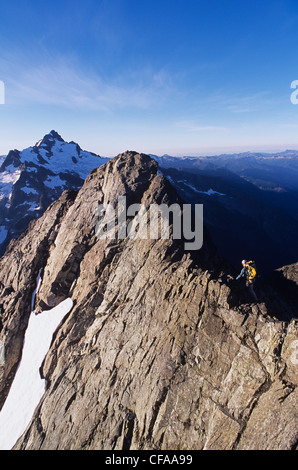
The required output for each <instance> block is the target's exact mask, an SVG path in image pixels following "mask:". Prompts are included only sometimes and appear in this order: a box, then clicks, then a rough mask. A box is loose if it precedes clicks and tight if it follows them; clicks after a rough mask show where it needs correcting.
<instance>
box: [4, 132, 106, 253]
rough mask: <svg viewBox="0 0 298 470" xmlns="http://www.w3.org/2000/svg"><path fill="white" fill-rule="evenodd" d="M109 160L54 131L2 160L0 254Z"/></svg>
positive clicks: (10, 153)
mask: <svg viewBox="0 0 298 470" xmlns="http://www.w3.org/2000/svg"><path fill="white" fill-rule="evenodd" d="M107 160H108V159H106V158H102V157H100V156H99V155H95V154H94V153H91V152H87V151H84V150H82V149H81V148H80V146H79V145H78V144H77V143H75V142H65V141H64V140H63V139H62V137H61V136H60V135H59V134H58V133H57V132H56V131H54V130H52V131H51V132H50V133H49V134H47V135H45V136H44V137H43V138H42V139H41V140H39V141H38V142H37V143H36V144H35V145H34V146H33V147H29V148H27V149H25V150H22V151H19V150H11V151H10V152H9V153H8V155H7V156H2V157H0V255H2V254H3V253H4V250H5V248H6V246H7V245H8V243H9V241H10V240H11V239H12V238H16V237H18V236H19V235H20V234H21V233H23V232H24V231H25V230H26V229H27V227H28V224H29V222H30V220H33V219H36V218H38V217H40V216H41V215H42V214H43V212H44V211H45V210H46V209H47V208H48V206H49V205H50V204H51V203H52V202H53V201H55V200H56V199H58V198H59V197H60V195H61V194H62V192H63V191H64V190H66V189H74V190H78V189H80V188H81V186H82V185H83V183H84V180H85V179H86V177H87V175H88V174H89V173H90V171H91V170H92V169H94V168H97V167H99V166H101V165H102V164H103V163H105V162H106V161H107Z"/></svg>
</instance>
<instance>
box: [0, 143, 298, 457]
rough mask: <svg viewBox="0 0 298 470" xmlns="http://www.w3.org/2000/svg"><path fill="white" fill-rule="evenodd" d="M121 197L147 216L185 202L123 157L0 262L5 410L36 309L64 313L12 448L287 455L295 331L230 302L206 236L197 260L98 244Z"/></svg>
mask: <svg viewBox="0 0 298 470" xmlns="http://www.w3.org/2000/svg"><path fill="white" fill-rule="evenodd" d="M124 196H125V197H126V198H127V202H128V204H132V203H134V204H140V205H142V206H144V207H145V208H146V209H148V208H149V206H151V205H154V204H155V205H156V204H157V205H161V204H166V205H171V204H175V203H177V204H179V203H180V202H181V200H180V198H179V196H178V195H177V193H176V191H175V189H174V188H173V187H172V186H171V184H170V183H169V182H168V181H167V180H166V179H165V178H164V176H163V175H162V174H160V173H159V172H158V167H157V164H156V162H155V161H154V160H152V159H151V158H150V157H148V156H147V155H143V154H138V153H136V152H128V153H125V154H122V155H119V156H118V157H116V158H114V159H112V160H110V161H109V162H107V163H106V164H105V165H103V166H101V167H100V168H98V169H96V170H93V171H92V172H91V173H90V174H89V176H88V177H87V179H86V181H85V183H84V185H83V187H82V188H81V189H80V191H79V192H78V193H77V192H73V191H66V192H64V193H63V195H62V196H61V197H60V199H59V200H57V201H56V202H54V203H53V204H52V205H51V206H50V207H49V208H48V209H47V211H46V212H45V213H44V214H43V216H42V217H41V218H39V219H38V220H36V221H34V222H32V223H31V224H30V227H29V229H28V230H27V232H26V233H25V234H23V235H22V236H21V237H20V238H19V239H18V240H17V241H15V242H14V243H12V244H11V245H10V247H9V248H8V250H7V251H6V254H5V256H4V257H3V258H2V259H1V260H0V296H1V303H2V305H1V310H2V317H1V318H2V326H1V334H0V341H2V343H3V345H4V346H5V351H6V362H5V365H4V366H2V368H0V373H1V376H0V378H1V382H0V384H1V389H0V390H1V399H2V400H1V403H2V404H3V403H4V401H5V398H6V397H7V395H8V393H9V387H10V385H11V382H12V380H13V377H14V374H15V371H16V369H17V366H18V364H19V361H20V358H21V351H22V346H23V338H24V332H25V330H26V327H27V325H28V320H29V318H30V312H31V310H32V309H33V308H34V309H35V310H36V311H38V312H39V316H40V318H41V319H42V318H43V317H44V315H45V321H46V318H47V315H51V314H53V315H54V311H53V310H52V309H59V308H62V307H63V309H64V305H65V304H64V302H67V309H66V310H65V311H64V313H65V316H64V319H63V320H61V323H60V326H59V327H58V328H57V329H56V331H55V333H54V336H53V340H52V343H51V346H50V349H49V351H48V353H47V355H46V357H45V358H44V360H43V362H42V365H41V367H40V366H39V365H37V368H36V376H37V378H38V376H39V373H40V375H41V377H42V378H43V379H44V380H45V389H44V394H43V396H42V399H41V400H40V401H39V402H38V401H37V402H36V403H35V404H34V408H35V412H34V414H33V416H32V419H31V420H30V422H28V423H26V426H25V427H24V428H23V429H22V432H21V434H22V435H15V434H14V435H13V436H14V442H15V441H16V440H17V439H18V441H17V442H16V444H15V446H14V448H15V449H28V450H29V449H34V450H37V449H42V450H56V449H64V450H66V449H73V450H81V449H84V450H91V449H94V450H95V449H97V450H103V449H106V450H140V449H145V450H155V451H156V450H159V449H161V450H169V449H173V450H176V449H180V450H184V449H185V450H190V449H197V450H199V449H206V450H212V449H213V450H223V449H225V450H228V449H230V450H232V449H233V450H236V449H237V450H238V449H239V450H240V449H294V448H296V446H297V437H298V436H297V418H296V416H297V415H296V405H297V383H298V376H297V362H296V360H297V354H295V353H296V352H297V348H296V349H295V345H297V342H298V331H297V326H296V325H295V322H292V321H289V322H281V321H278V320H276V319H274V318H272V316H271V312H270V311H267V310H266V306H265V305H262V304H250V303H247V304H243V303H241V302H239V298H237V292H234V290H233V287H232V286H231V285H230V284H229V279H228V269H229V268H228V267H227V266H225V265H224V263H223V262H222V261H221V260H220V259H219V257H218V255H217V253H216V250H215V248H214V245H213V243H212V242H211V240H210V239H209V237H208V234H207V233H206V236H205V238H204V245H203V248H202V249H201V250H199V251H192V252H186V251H185V249H184V244H183V243H182V241H181V240H179V239H174V237H173V236H172V235H170V236H169V238H168V239H141V238H139V239H132V238H129V237H126V238H123V239H117V238H113V239H110V238H104V237H103V238H98V236H97V232H96V226H97V224H98V220H99V213H98V204H104V203H105V204H109V205H110V206H111V207H112V209H114V210H116V211H117V209H119V200H120V199H119V198H121V197H124ZM136 217H138V218H137V219H136ZM143 217H144V214H143V216H139V215H136V216H130V217H129V218H128V219H127V221H126V224H127V227H129V226H133V225H134V224H135V223H136V222H137V223H138V224H139V226H141V225H142V224H143V222H144V220H143ZM118 222H119V220H118ZM118 222H117V223H118ZM171 229H172V227H171ZM169 233H170V234H172V233H173V231H172V230H170V232H169ZM291 272H292V271H291ZM293 272H295V270H293ZM36 279H40V281H39V283H38V285H39V288H38V290H37V291H36V290H35V289H36ZM236 301H238V302H236ZM283 309H284V310H287V305H282V304H281V305H280V313H282V310H283ZM55 312H56V313H57V310H55ZM31 315H33V316H35V312H33V313H31ZM36 334H37V333H36ZM36 334H35V337H36ZM33 337H34V335H33ZM32 347H33V346H32ZM29 365H30V364H29ZM32 367H33V366H32ZM39 371H40V372H39ZM34 372H35V369H34V371H33V370H32V371H31V375H32V377H35V375H34ZM20 391H21V392H22V387H20ZM24 406H27V405H26V404H24ZM8 411H9V410H8ZM0 418H1V417H0ZM8 432H10V431H9V430H8V428H6V430H5V433H8ZM0 445H1V443H0Z"/></svg>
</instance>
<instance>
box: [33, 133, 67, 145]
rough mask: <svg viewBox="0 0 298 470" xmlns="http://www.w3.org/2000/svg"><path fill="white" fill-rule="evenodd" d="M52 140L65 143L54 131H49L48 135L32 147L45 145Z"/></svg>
mask: <svg viewBox="0 0 298 470" xmlns="http://www.w3.org/2000/svg"><path fill="white" fill-rule="evenodd" d="M54 140H57V141H59V142H65V140H64V139H63V138H62V137H61V135H60V134H58V132H56V131H55V130H51V132H49V133H48V134H46V135H45V136H44V137H43V138H42V139H40V140H39V141H38V142H36V144H35V146H34V147H39V146H41V145H47V144H48V143H49V142H53V141H54Z"/></svg>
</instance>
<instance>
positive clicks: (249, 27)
mask: <svg viewBox="0 0 298 470" xmlns="http://www.w3.org/2000/svg"><path fill="white" fill-rule="evenodd" d="M0 44H1V53H0V81H2V82H3V83H4V85H5V104H4V105H2V104H1V105H0V155H1V154H5V153H7V152H8V151H9V150H10V149H12V148H18V149H23V148H25V147H27V146H30V145H33V144H34V143H35V142H36V141H37V140H39V139H40V138H41V137H42V136H43V135H44V134H46V133H48V132H49V131H50V130H52V129H55V130H56V131H58V132H59V133H60V134H61V135H62V137H63V138H64V139H65V140H68V141H69V140H75V141H76V142H78V143H79V144H80V145H81V147H83V148H84V149H86V150H91V151H94V152H96V153H98V154H100V155H107V156H113V155H116V154H118V153H120V152H123V151H125V150H128V149H129V150H137V151H140V152H145V153H156V154H159V155H161V154H164V153H168V154H172V155H183V154H184V155H200V154H215V153H222V152H233V151H245V150H262V151H271V150H272V151H274V150H283V149H286V148H298V106H296V105H294V104H292V103H291V101H290V97H291V93H292V92H293V90H291V88H290V86H291V83H292V81H294V80H298V60H297V53H298V2H297V0H270V1H269V0H268V1H267V0H258V1H255V0H249V1H248V0H241V1H239V0H237V1H235V0H175V1H174V0H150V1H149V0H142V1H140V0H84V1H82V0H81V1H79V0H71V1H69V0H59V1H56V0H54V1H51V2H41V1H40V0H10V1H7V0H5V1H1V0H0Z"/></svg>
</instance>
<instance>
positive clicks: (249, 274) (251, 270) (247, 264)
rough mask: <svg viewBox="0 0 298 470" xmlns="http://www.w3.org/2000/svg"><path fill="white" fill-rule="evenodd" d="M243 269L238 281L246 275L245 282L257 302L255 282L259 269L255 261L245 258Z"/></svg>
mask: <svg viewBox="0 0 298 470" xmlns="http://www.w3.org/2000/svg"><path fill="white" fill-rule="evenodd" d="M242 266H243V268H242V270H241V273H240V274H239V276H237V277H236V281H238V279H240V278H241V277H243V276H245V284H246V287H248V289H249V291H250V293H251V295H252V297H253V299H254V301H255V302H258V298H257V296H256V293H255V291H254V283H255V280H256V276H257V270H256V266H255V262H254V261H246V260H245V259H244V260H243V261H242Z"/></svg>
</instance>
